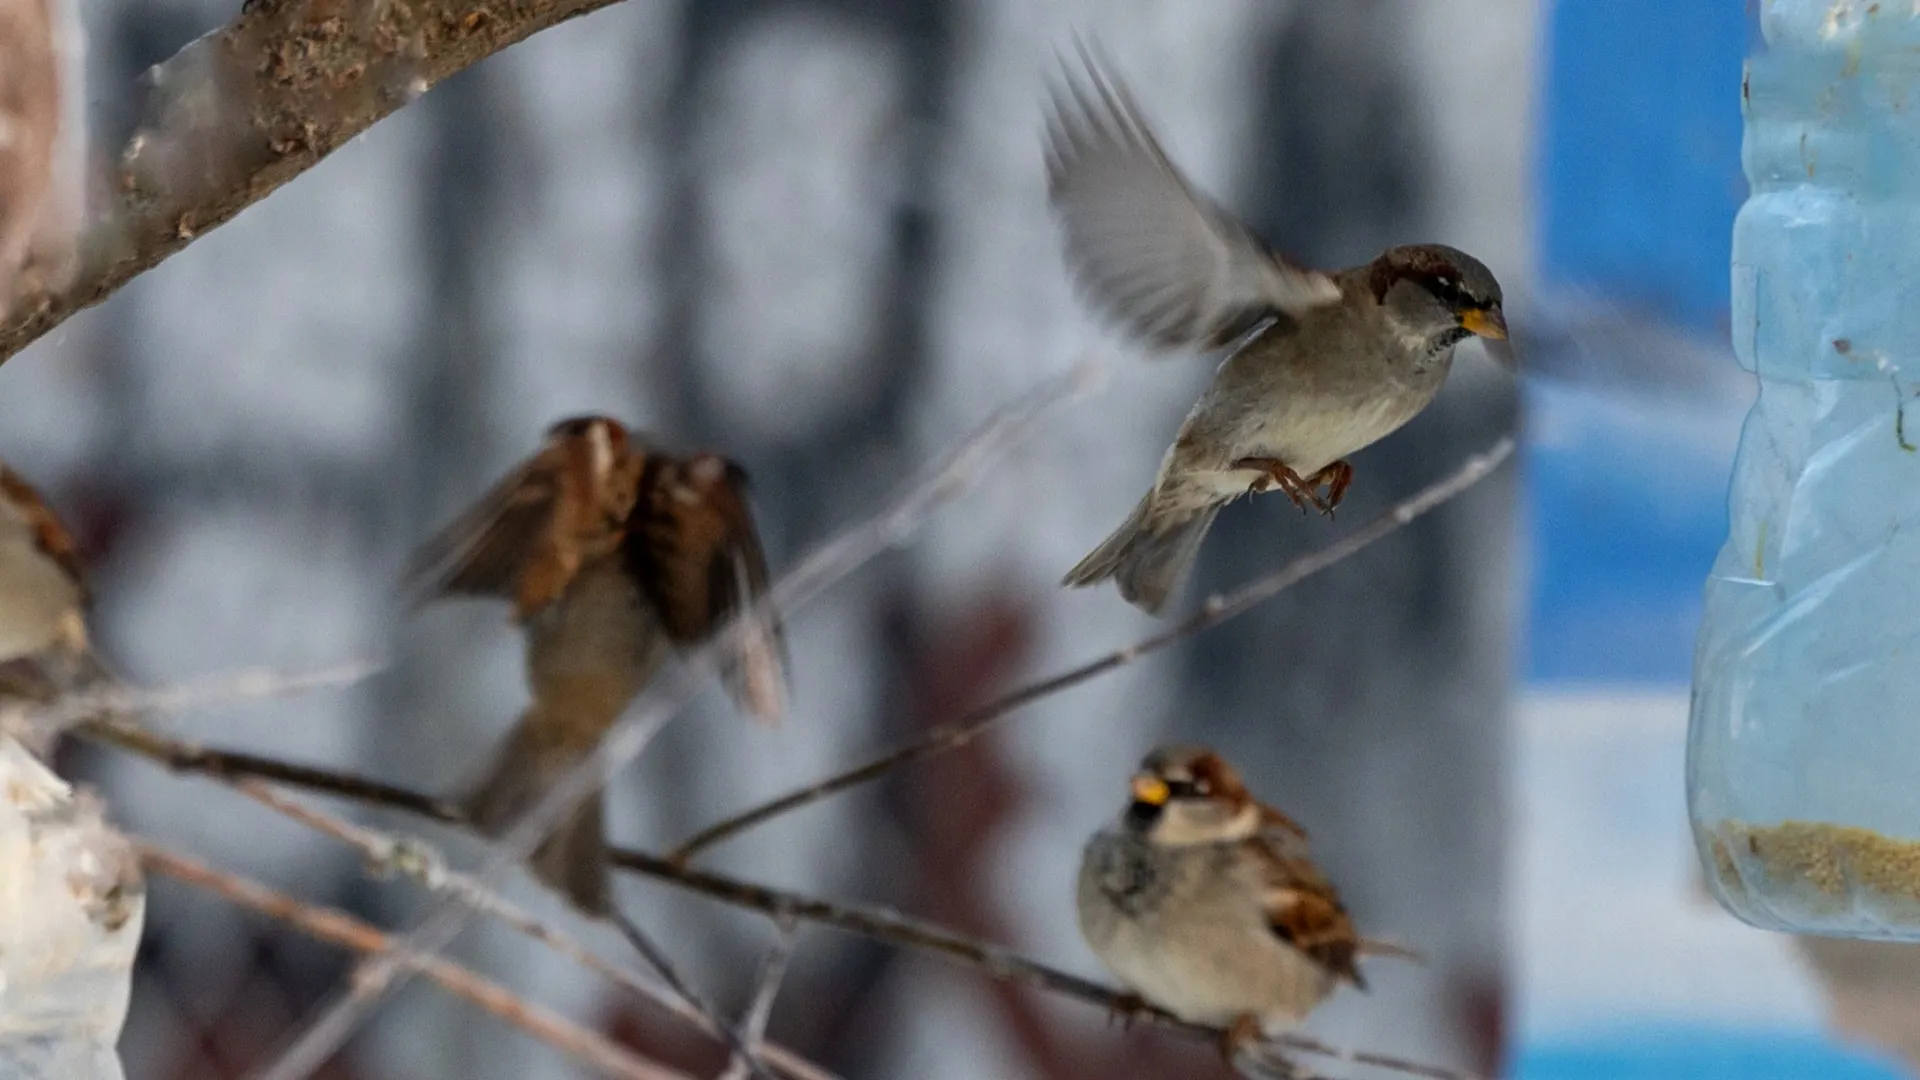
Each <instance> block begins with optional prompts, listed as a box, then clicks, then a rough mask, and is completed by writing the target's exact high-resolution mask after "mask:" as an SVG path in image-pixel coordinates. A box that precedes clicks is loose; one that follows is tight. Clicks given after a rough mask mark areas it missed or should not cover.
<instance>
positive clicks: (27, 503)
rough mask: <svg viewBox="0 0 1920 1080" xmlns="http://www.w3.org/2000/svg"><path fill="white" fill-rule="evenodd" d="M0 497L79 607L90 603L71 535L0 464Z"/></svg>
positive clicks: (19, 478)
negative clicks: (75, 596)
mask: <svg viewBox="0 0 1920 1080" xmlns="http://www.w3.org/2000/svg"><path fill="white" fill-rule="evenodd" d="M0 494H4V495H5V497H6V498H7V500H8V501H9V502H11V503H12V504H13V506H14V507H15V509H16V510H18V511H19V515H20V519H21V521H22V522H23V523H24V524H25V526H26V528H27V532H28V533H29V535H30V538H31V539H32V541H33V546H34V548H35V550H37V551H39V552H40V553H41V554H42V555H45V556H46V557H47V558H48V559H50V560H52V562H53V564H54V565H55V566H58V567H59V568H60V571H61V573H63V574H65V575H66V576H67V578H68V579H69V580H70V581H72V582H73V587H74V589H75V590H76V591H77V592H78V594H79V600H80V604H81V606H82V607H85V606H87V605H88V603H89V602H90V600H91V596H90V595H89V591H88V587H87V574H86V568H85V567H84V566H83V565H82V564H81V562H80V552H79V549H78V548H77V547H75V545H74V542H73V534H72V533H69V532H68V531H67V527H66V526H65V525H63V524H61V522H60V518H59V517H58V516H57V515H55V514H54V512H53V509H52V508H51V507H49V506H48V505H47V501H46V500H45V499H43V498H41V497H40V492H39V490H38V489H36V488H35V487H34V486H33V485H32V484H29V483H27V481H26V479H25V478H24V477H22V476H21V475H20V474H19V473H16V472H14V471H13V470H12V469H11V468H9V467H7V466H5V465H0Z"/></svg>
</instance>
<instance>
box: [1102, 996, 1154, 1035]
mask: <svg viewBox="0 0 1920 1080" xmlns="http://www.w3.org/2000/svg"><path fill="white" fill-rule="evenodd" d="M1152 1011H1153V1006H1152V1005H1149V1004H1147V999H1146V998H1143V997H1141V996H1140V995H1139V994H1136V993H1134V992H1133V991H1131V990H1126V991H1123V992H1121V993H1119V994H1116V995H1114V999H1113V1002H1112V1003H1111V1005H1109V1006H1108V1009H1107V1019H1108V1021H1109V1022H1111V1021H1113V1020H1119V1021H1120V1030H1122V1031H1131V1030H1132V1029H1133V1022H1134V1021H1135V1020H1138V1019H1140V1018H1141V1017H1142V1016H1145V1015H1147V1014H1148V1013H1150V1012H1152Z"/></svg>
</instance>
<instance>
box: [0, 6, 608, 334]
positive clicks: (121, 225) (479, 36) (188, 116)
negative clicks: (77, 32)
mask: <svg viewBox="0 0 1920 1080" xmlns="http://www.w3.org/2000/svg"><path fill="white" fill-rule="evenodd" d="M614 2H616V0H246V2H245V3H244V4H240V5H238V6H239V7H240V15H239V17H238V18H237V19H235V20H234V21H233V22H232V23H230V24H229V25H227V26H226V27H224V28H222V29H220V30H216V31H214V32H213V33H211V34H208V35H207V36H205V37H203V38H201V39H199V40H198V41H195V42H193V43H192V44H190V45H188V46H187V47H186V48H184V49H182V50H180V51H179V52H178V53H176V54H175V55H174V56H173V57H172V58H171V59H168V60H166V61H165V62H163V63H161V64H159V65H157V66H156V67H154V68H153V69H152V70H150V71H149V72H147V74H146V75H145V76H144V77H143V79H142V83H143V87H142V88H143V89H144V90H145V92H146V94H147V98H148V102H147V104H148V108H147V113H148V115H147V117H146V120H145V122H144V123H142V125H141V126H140V127H139V128H138V129H137V130H136V131H135V133H134V135H133V137H132V138H131V139H130V140H129V141H128V143H127V145H126V146H125V147H124V148H123V149H122V150H121V152H120V154H119V155H118V157H119V160H118V162H117V163H116V165H115V167H114V168H113V170H112V173H113V175H112V179H113V184H112V192H111V194H110V196H109V201H108V203H107V205H105V206H103V207H100V208H98V210H97V212H96V213H95V214H94V219H93V222H92V224H91V226H90V227H89V229H88V231H87V234H86V235H85V236H84V237H83V238H82V242H81V243H82V252H81V263H80V267H79V272H78V273H77V274H76V275H75V276H74V278H73V280H72V282H71V283H70V284H68V285H67V286H66V287H65V288H63V289H60V290H59V291H57V292H53V293H47V294H42V295H39V296H37V297H27V298H25V299H24V300H23V301H22V302H21V303H20V304H19V305H17V306H16V307H15V309H14V310H13V312H12V314H11V315H10V316H9V317H8V318H6V319H5V320H3V321H0V362H4V361H5V360H6V359H7V358H9V357H11V356H13V355H14V354H16V353H18V352H19V351H20V350H21V349H23V348H25V347H26V346H27V345H29V344H30V343H32V342H33V341H34V340H35V339H37V338H39V337H40V336H41V335H43V334H45V333H46V332H47V331H49V330H51V329H53V328H54V327H56V326H58V325H60V324H61V323H62V322H64V321H66V319H67V318H68V317H69V316H71V315H72V314H73V313H75V312H77V311H79V310H81V309H83V308H87V307H91V306H93V305H94V304H98V303H99V302H101V301H102V300H105V299H106V298H107V297H108V296H111V295H112V294H113V293H114V292H115V291H116V290H117V289H119V288H120V287H121V286H122V285H125V284H126V283H127V282H128V281H131V280H132V279H133V278H134V277H136V276H138V275H139V274H141V273H144V272H145V271H147V270H150V269H152V268H153V267H155V266H157V265H159V263H160V262H161V261H162V260H164V259H166V258H167V257H168V256H170V255H172V254H174V253H175V252H177V251H179V250H181V249H182V248H184V247H186V246H187V245H188V244H190V243H192V242H193V241H194V240H195V239H197V238H198V237H200V236H202V235H204V234H205V233H207V232H208V231H210V230H212V229H214V228H216V227H218V226H219V225H222V224H224V223H225V222H227V221H228V220H230V219H232V218H233V216H234V215H235V214H238V213H239V212H240V211H242V210H244V209H246V208H247V207H248V206H251V205H253V204H254V203H256V202H259V201H260V200H261V199H264V198H266V197H267V196H268V195H269V194H271V193H272V192H273V191H274V190H276V189H277V188H279V187H280V186H281V185H282V184H285V183H286V182H287V181H289V180H291V179H293V178H294V177H296V176H298V175H300V174H301V173H303V172H305V171H306V170H308V169H310V168H312V167H313V166H314V165H316V164H318V163H319V162H320V160H321V159H322V158H324V157H326V156H327V155H328V154H330V153H332V152H333V151H334V150H337V149H339V147H340V146H342V145H343V144H345V143H346V142H347V140H349V139H351V138H353V137H354V136H355V135H358V134H360V133H361V132H363V131H365V130H367V129H368V128H370V127H372V126H373V125H374V124H375V123H376V122H378V121H379V120H381V119H383V118H384V117H386V116H387V115H388V114H390V113H392V112H393V111H394V110H396V109H398V108H400V107H401V106H403V105H405V104H406V103H408V102H409V101H412V100H413V99H414V98H416V97H418V96H419V95H420V94H421V93H424V92H425V91H426V90H427V89H428V88H429V87H431V86H433V85H434V84H435V83H438V82H440V81H441V80H442V79H445V78H446V77H447V76H449V75H452V74H454V73H455V72H458V71H461V70H462V69H464V68H467V67H469V66H471V65H472V64H474V63H476V62H478V61H480V60H482V59H484V58H486V57H488V56H491V55H493V54H494V53H497V52H499V51H500V50H502V49H505V48H506V47H507V46H509V45H513V44H515V43H516V42H519V41H522V40H525V39H526V38H528V37H531V36H532V35H534V34H537V33H539V32H540V31H542V30H545V29H547V28H548V27H550V26H554V25H556V24H558V23H561V22H565V21H566V20H568V19H571V18H574V17H575V16H578V15H584V14H586V13H588V12H590V11H594V10H597V9H599V8H603V7H606V6H608V5H609V4H612V3H614Z"/></svg>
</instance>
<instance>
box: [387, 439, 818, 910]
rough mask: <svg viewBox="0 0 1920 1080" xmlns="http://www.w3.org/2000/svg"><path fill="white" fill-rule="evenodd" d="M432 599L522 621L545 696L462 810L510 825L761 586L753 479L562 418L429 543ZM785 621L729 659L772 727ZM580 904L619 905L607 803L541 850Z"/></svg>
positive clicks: (421, 577) (537, 869)
mask: <svg viewBox="0 0 1920 1080" xmlns="http://www.w3.org/2000/svg"><path fill="white" fill-rule="evenodd" d="M408 578H409V580H410V582H411V584H412V588H413V589H414V590H415V591H416V593H417V594H420V595H422V596H423V598H433V597H439V596H446V595H468V596H491V597H499V598H504V599H507V600H509V601H511V602H512V604H513V617H514V620H515V621H516V622H517V623H519V624H520V625H522V626H523V627H524V628H525V632H526V640H527V654H526V655H527V681H528V684H529V687H530V689H531V691H532V702H531V703H530V704H529V705H528V706H527V708H526V710H525V712H524V713H522V715H521V717H520V720H519V722H518V723H517V725H516V726H515V728H514V730H513V732H512V734H510V735H509V736H508V737H507V739H506V741H505V742H504V743H503V744H502V745H501V747H500V749H499V750H498V751H497V752H496V754H495V757H494V760H493V763H492V765H491V766H490V768H489V769H488V771H487V772H486V774H485V775H484V776H483V778H482V779H481V780H480V781H479V783H478V784H476V785H474V787H473V788H472V789H471V790H470V791H469V792H468V793H467V794H466V795H465V797H464V798H463V799H462V803H463V805H464V807H465V809H466V811H467V815H468V817H469V819H470V820H471V821H472V822H473V823H474V824H475V825H476V826H477V827H479V828H480V829H482V830H483V831H487V832H492V833H498V832H500V831H503V830H505V829H506V828H508V827H510V826H511V825H512V824H513V823H514V821H515V820H517V819H518V818H519V817H520V815H521V814H523V813H524V812H525V811H526V810H528V809H529V808H531V807H532V806H533V805H534V804H535V803H536V802H537V801H538V800H539V798H540V796H541V795H543V794H544V793H545V792H546V791H547V790H548V789H549V788H550V787H552V785H553V784H555V783H557V782H558V781H559V779H560V778H561V777H563V776H564V775H565V774H566V772H567V771H568V770H569V769H570V768H571V767H572V766H573V765H574V764H575V763H577V762H578V761H579V760H580V759H581V758H582V757H584V756H586V755H587V754H589V753H591V752H592V751H593V749H594V748H595V747H596V746H597V745H599V742H600V739H601V737H602V736H603V735H605V734H606V732H607V729H608V728H610V727H612V726H613V724H614V722H615V721H616V720H618V719H619V717H620V714H621V713H622V712H624V711H625V710H626V708H627V706H628V705H629V704H631V703H632V701H633V699H634V698H635V697H637V696H638V695H639V694H640V692H641V691H642V690H644V689H645V688H646V686H647V683H648V682H649V681H650V680H651V679H652V678H653V676H654V674H655V673H656V672H657V671H658V670H659V667H660V665H661V663H662V662H663V661H665V660H666V658H667V656H668V654H669V652H670V651H671V650H672V649H673V648H674V647H692V646H695V645H698V644H700V643H702V642H704V641H706V640H707V639H708V638H709V637H711V636H712V635H713V634H714V633H715V632H716V631H718V630H720V629H722V628H724V627H725V626H726V624H727V623H728V621H729V620H730V619H731V618H732V617H733V616H734V615H735V614H737V613H739V612H741V611H742V610H744V609H746V608H748V607H749V606H750V605H751V604H752V602H753V601H754V600H756V599H757V598H758V597H759V596H760V595H761V594H762V593H763V592H764V591H765V589H766V586H767V568H766V561H765V558H764V557H763V556H762V554H761V551H760V541H759V537H758V535H757V534H756V532H755V530H754V524H753V519H752V516H751V514H750V513H749V511H748V508H747V501H746V474H745V472H744V471H742V470H741V469H740V467H739V466H738V465H735V464H734V463H732V462H730V461H728V460H726V459H725V458H722V457H719V456H717V455H714V454H696V455H693V456H691V457H677V456H674V455H672V454H668V453H666V452H665V451H663V450H660V449H659V448H657V447H653V446H650V445H647V444H646V443H645V442H643V441H642V440H640V439H637V438H634V437H632V436H630V435H629V434H628V432H627V430H626V428H625V427H624V426H622V425H621V424H620V423H619V422H618V421H616V420H612V419H609V418H607V417H604V416H584V417H576V418H573V419H569V420H563V421H561V422H560V423H557V424H555V425H553V426H552V427H551V428H549V429H548V432H547V439H546V444H545V446H543V447H542V448H541V449H540V451H539V452H538V453H536V454H534V455H533V456H532V457H531V458H529V459H527V460H526V461H525V462H523V463H522V464H521V465H520V466H519V467H517V468H516V469H515V470H514V471H513V472H512V473H511V474H509V475H508V476H507V477H506V479H504V480H503V481H501V482H500V483H499V484H498V485H496V486H495V487H494V488H493V489H492V490H491V491H489V492H488V493H487V494H486V495H484V496H482V497H481V499H480V500H479V501H478V502H477V503H475V504H474V506H473V507H472V508H471V509H469V510H468V511H466V512H465V513H464V514H462V515H460V517H459V518H458V519H456V520H455V521H454V522H453V523H452V524H450V525H449V526H447V527H446V528H445V529H443V530H442V531H441V532H440V533H438V534H437V535H436V536H434V537H433V538H432V539H431V540H429V541H427V542H426V544H424V545H423V546H422V547H421V549H420V551H419V553H418V554H417V555H416V556H415V558H414V560H413V563H412V567H411V569H410V571H409V573H408ZM784 660H785V656H784V652H783V647H782V644H781V640H780V631H779V628H778V627H777V626H776V625H774V624H773V623H772V622H770V621H765V620H759V619H756V620H754V621H752V622H751V623H750V624H749V625H748V626H747V627H746V628H745V630H744V631H743V632H742V633H741V634H739V635H738V637H737V639H736V641H735V642H734V644H733V645H732V646H731V648H730V649H729V655H728V656H727V658H726V661H725V664H724V668H725V672H726V676H727V682H728V688H729V691H730V692H731V693H732V694H733V697H734V699H735V700H736V701H737V702H738V703H739V704H740V705H741V707H742V708H743V709H745V710H746V711H747V712H749V713H750V714H752V715H753V716H754V717H755V718H757V719H759V720H762V721H764V722H768V723H772V722H774V721H777V720H778V719H779V717H780V715H781V713H782V711H783V710H784V707H785V703H784V694H785V683H784V674H783V666H784ZM531 865H532V868H533V871H534V873H535V874H536V875H537V876H539V877H540V878H541V879H542V880H543V881H545V882H547V883H548V884H549V885H552V886H554V887H555V888H558V889H560V890H561V891H563V892H564V893H566V894H567V896H568V897H570V898H571V899H572V900H573V901H574V902H575V903H577V904H578V905H579V906H580V907H582V908H583V909H584V910H586V911H588V912H590V913H593V914H600V913H603V912H605V911H606V910H607V904H608V895H607V869H606V844H605V839H604V836H603V833H602V831H601V812H600V797H599V795H598V793H596V794H595V795H594V796H593V797H592V798H590V799H588V800H586V801H584V802H583V803H582V804H581V805H580V806H579V807H577V808H576V809H575V810H574V811H573V813H572V814H571V816H570V817H569V818H568V820H567V821H566V823H564V824H563V825H561V826H560V827H559V828H558V829H557V830H556V831H555V832H554V834H553V835H552V836H550V837H548V838H547V840H546V841H545V842H544V843H543V844H542V845H541V846H540V848H539V849H538V850H537V851H536V852H535V853H534V855H533V857H532V859H531Z"/></svg>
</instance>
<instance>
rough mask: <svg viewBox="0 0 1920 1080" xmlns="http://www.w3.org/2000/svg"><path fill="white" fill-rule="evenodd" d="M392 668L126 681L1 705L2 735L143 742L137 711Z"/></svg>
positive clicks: (347, 680)
mask: <svg viewBox="0 0 1920 1080" xmlns="http://www.w3.org/2000/svg"><path fill="white" fill-rule="evenodd" d="M386 668H387V665H386V662H385V661H383V660H358V661H353V662H350V663H345V664H336V665H334V666H332V667H326V668H319V669H316V670H313V671H293V672H288V671H273V670H269V669H265V668H253V669H245V670H241V671H232V672H226V673H223V674H220V675H215V676H212V677H209V678H206V679H200V680H197V681H193V682H186V683H180V684H177V685H174V686H163V687H158V688H155V689H144V688H141V687H137V686H133V685H131V684H128V683H124V682H117V681H116V682H109V683H103V684H101V685H100V686H98V687H97V688H94V689H90V690H84V691H81V692H79V693H75V694H66V695H64V696H62V697H60V698H59V699H58V700H56V701H54V702H51V703H49V704H45V705H36V704H32V703H30V702H25V701H8V702H4V703H0V731H8V732H57V731H64V730H67V729H68V728H71V727H74V726H75V725H85V726H86V727H88V728H89V729H91V730H90V731H89V732H88V734H89V735H91V736H92V737H95V738H98V739H100V740H102V741H108V742H111V741H118V740H127V739H132V740H137V739H139V738H141V732H140V729H139V727H138V725H136V724H135V723H134V722H133V721H132V720H130V719H127V717H129V716H131V715H133V714H136V713H162V714H172V713H182V712H191V711H193V710H195V709H207V708H212V707H214V706H218V705H232V704H236V703H239V702H243V701H255V700H258V699H260V698H273V697H291V696H294V695H297V694H306V693H311V692H313V691H315V690H331V689H338V688H340V687H346V686H353V685H355V684H357V683H361V682H365V681H366V680H368V679H370V678H372V677H373V676H375V675H378V674H379V673H381V672H382V671H385V670H386Z"/></svg>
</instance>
